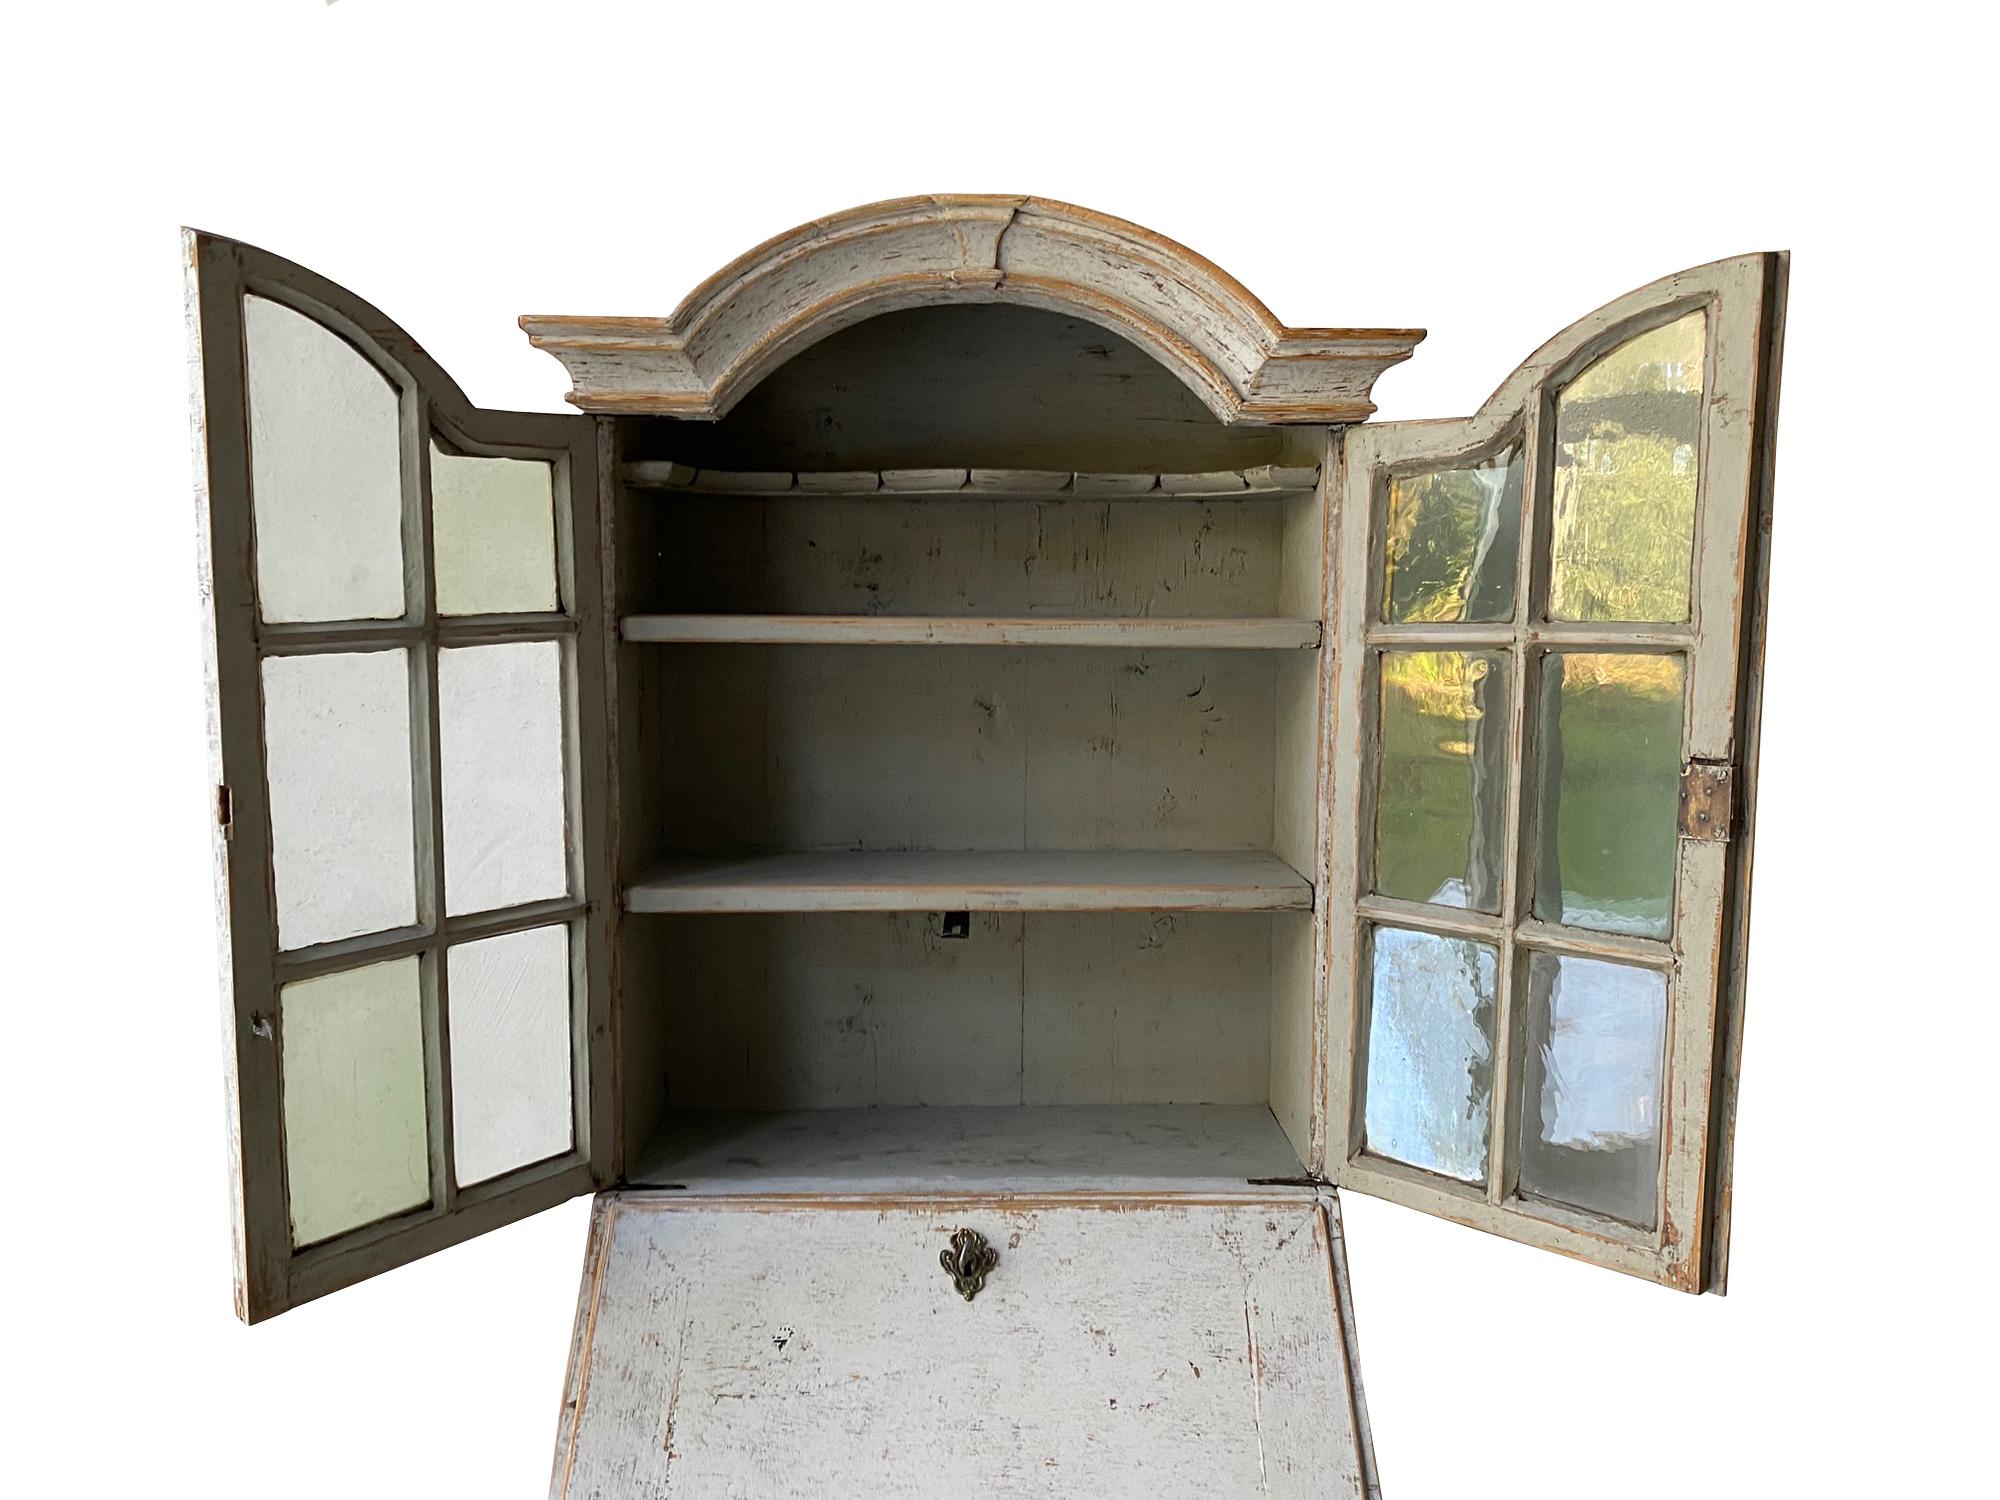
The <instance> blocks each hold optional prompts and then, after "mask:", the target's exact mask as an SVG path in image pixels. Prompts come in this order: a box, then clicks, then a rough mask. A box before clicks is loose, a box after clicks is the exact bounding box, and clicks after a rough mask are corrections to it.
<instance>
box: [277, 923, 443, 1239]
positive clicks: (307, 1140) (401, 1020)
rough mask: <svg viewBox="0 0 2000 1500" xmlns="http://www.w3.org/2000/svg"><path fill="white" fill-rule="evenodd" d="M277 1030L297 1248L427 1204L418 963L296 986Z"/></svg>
mask: <svg viewBox="0 0 2000 1500" xmlns="http://www.w3.org/2000/svg"><path fill="white" fill-rule="evenodd" d="M278 1025H279V1029H280V1031H281V1032H282V1034H283V1037H284V1042H283V1064H284V1100H285V1188H286V1192H287V1194H288V1195H289V1198H290V1203H291V1215H292V1243H293V1244H294V1245H310V1244H314V1243H316V1242H317V1241H319V1240H323V1239H326V1238H327V1237H328V1236H329V1235H335V1234H340V1233H342V1232H343V1231H345V1230H349V1229H358V1228H360V1227H361V1226H362V1225H363V1224H372V1223H374V1222H375V1221H376V1220H377V1219H386V1218H387V1217H389V1215H391V1214H398V1213H402V1212H404V1211H405V1210H408V1209H412V1208H418V1207H421V1206H422V1205H424V1204H426V1203H428V1202H429V1201H430V1196H431V1165H430V1146H429V1138H428V1135H427V1133H426V1130H425V1126H424V1022H423V991H422V988H421V981H420V979H419V973H418V960H416V959H414V958H398V959H392V960H390V961H389V962H388V963H380V964H370V965H369V966H368V967H367V968H365V969H348V970H346V971H345V972H343V973H339V974H327V975H323V976H321V977H320V978H318V979H304V980H301V981H299V982H298V983H297V984H288V985H286V986H285V987H284V988H283V989H282V990H280V991H279V992H278Z"/></svg>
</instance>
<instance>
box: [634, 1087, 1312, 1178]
mask: <svg viewBox="0 0 2000 1500" xmlns="http://www.w3.org/2000/svg"><path fill="white" fill-rule="evenodd" d="M1303 1171H1304V1169H1303V1168H1302V1167H1301V1166H1300V1165H1299V1158H1298V1153H1297V1152H1295V1151H1294V1150H1293V1149H1292V1145H1291V1142H1290V1141H1288V1140H1287V1139H1286V1138H1285V1133H1284V1131H1282V1130H1280V1129H1279V1128H1278V1122H1277V1121H1276V1120H1274V1119H1273V1118H1272V1117H1271V1111H1270V1110H1269V1109H1268V1108H1267V1107H1265V1106H1264V1105H1262V1104H1108V1105H1104V1104H1070V1105H1063V1104H1048V1105H970V1106H933V1107H928V1108H923V1107H904V1108H894V1109H798V1110H774V1111H770V1112H767V1113H737V1112H723V1113H706V1112H704V1113H694V1112H690V1113H685V1114H674V1113H669V1114H667V1115H666V1116H664V1117H663V1118H662V1119H661V1121H660V1125H659V1128H658V1129H657V1130H656V1131H655V1133H654V1135H653V1137H652V1139H651V1140H649V1141H648V1142H647V1143H646V1145H645V1148H644V1149H643V1150H641V1151H640V1152H639V1153H638V1154H637V1156H636V1158H635V1164H634V1165H633V1167H632V1168H631V1170H630V1171H629V1172H628V1174H627V1179H626V1180H627V1181H628V1182H629V1183H630V1184H631V1185H632V1186H634V1187H669V1186H671V1187H677V1188H681V1189H684V1190H685V1191H687V1192H689V1193H695V1194H720V1195H727V1194H731V1193H758V1194H763V1193H814V1194H836V1195H837V1194H843V1193H853V1194H876V1193H909V1192H935V1191H941V1190H943V1191H949V1190H959V1191H982V1190H993V1191H1002V1192H1024V1191H1040V1192H1058V1191H1085V1190H1092V1189H1096V1190H1103V1189H1123V1190H1144V1189H1145V1188H1147V1187H1153V1186H1158V1187H1168V1188H1171V1189H1172V1190H1173V1191H1175V1192H1189V1193H1192V1192H1227V1191H1232V1190H1233V1191H1236V1192H1243V1191H1247V1190H1248V1187H1249V1184H1250V1183H1251V1182H1252V1181H1253V1180H1260V1179H1261V1180H1265V1181H1269V1180H1273V1179H1276V1180H1292V1179H1296V1178H1298V1177H1299V1175H1300V1174H1301V1173H1302V1172H1303ZM1264 1191H1266V1192H1268V1191H1269V1189H1268V1188H1266V1189H1264Z"/></svg>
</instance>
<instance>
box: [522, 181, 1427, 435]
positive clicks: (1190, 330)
mask: <svg viewBox="0 0 2000 1500" xmlns="http://www.w3.org/2000/svg"><path fill="white" fill-rule="evenodd" d="M965 302H1000V303H1008V302H1011V303H1016V304H1019V305H1023V306H1028V307H1038V308H1043V309H1045V310H1048V311H1053V312H1061V313H1069V314H1071V315H1073V316H1076V317H1079V318H1083V319H1086V320H1088V321H1090V322H1092V323H1096V324H1098V325H1100V326H1101V327H1103V328H1106V329H1108V330H1110V331H1111V332H1113V333H1116V334H1118V335H1120V336H1121V337H1123V338H1125V339H1128V340H1130V341H1131V342H1132V343H1134V344H1136V345H1137V346H1138V347H1140V348H1141V349H1144V350H1145V351H1146V352H1147V353H1148V354H1150V355H1151V356H1152V357H1153V358H1154V359H1156V360H1158V361H1159V362H1160V363H1161V364H1162V365H1164V366H1165V367H1166V368H1167V369H1169V370H1171V371H1172V372H1173V373H1174V374H1175V375H1176V376H1177V377H1179V379H1180V380H1181V381H1183V382H1184V383H1185V384H1186V385H1187V386H1188V388H1189V389H1190V390H1192V391H1193V392H1194V393H1195V394H1196V395H1197V396H1199V397H1200V398H1201V399H1202V401H1203V402H1205V403H1206V404H1207V406H1208V408H1209V409H1210V410H1211V411H1213V412H1214V413H1215V415H1216V417H1217V418H1218V419H1219V420H1221V421H1223V422H1231V423H1274V422H1312V423H1339V422H1358V421H1361V420H1363V419H1365V418H1366V417H1367V416H1368V415H1369V414H1370V413H1372V412H1373V411H1374V410H1375V406H1374V403H1373V402H1372V401H1370V400H1369V392H1370V390H1371V389H1372V388H1373V386H1374V384H1375V380H1376V377H1377V376H1379V375H1380V374H1381V373H1382V371H1384V370H1385V369H1387V368H1388V367H1389V366H1390V365H1392V364H1395V363H1397V362H1398V361H1400V360H1404V359H1407V358H1409V356H1410V353H1411V351H1412V350H1413V349H1414V348H1415V347H1416V345H1417V342H1418V341H1419V340H1420V339H1422V338H1423V336H1424V335H1423V330H1421V329H1415V328H1287V327H1286V326H1285V325H1284V324H1282V323H1280V322H1279V321H1278V320H1277V318H1275V317H1274V316H1272V313H1271V310H1270V309H1269V308H1267V307H1266V306H1265V305H1264V304H1263V303H1262V302H1260V301H1259V300H1258V299H1257V298H1256V297H1254V296H1252V295H1251V293H1250V292H1249V291H1248V290H1246V289H1245V288H1244V286H1243V285H1242V284H1241V283H1240V282H1238V281H1237V280H1236V279H1235V278H1234V277H1233V276H1230V275H1229V274H1228V273H1227V272H1225V271H1223V270H1222V269H1221V268H1220V267H1218V266H1216V265H1215V264H1213V263H1212V262H1211V261H1209V260H1207V259H1206V258H1204V257H1202V256H1200V255H1197V254H1195V253H1194V252H1193V251H1191V250H1189V249H1187V248H1186V247H1184V246H1182V245H1178V244H1176V243H1175V242H1174V241H1172V240H1170V239H1168V238H1166V237H1165V236H1164V235H1159V234H1155V233H1153V232H1152V231H1151V230H1148V229H1142V228H1140V227H1139V226H1138V225H1136V224H1131V223H1127V222H1126V221H1125V220H1123V219H1115V218H1112V217H1111V216H1110V215H1108V214H1099V213H1093V212H1091V211H1090V210H1088V209H1083V208H1076V207H1073V206H1072V205H1070V204H1067V203H1056V202H1053V201H1051V200H1049V199H1046V198H1023V197H1013V196H998V195H940V196H927V197H920V198H898V199H894V200H892V201H889V202H886V203H875V204H870V205H868V206H867V207H865V208H856V209H849V210H848V211H846V212H844V213H839V214H834V215H831V216H829V217H827V218H823V219H815V220H813V221H812V222H811V223H809V224H802V225H800V226H799V227H798V228H797V229H793V230H790V231H789V232H787V233H785V234H781V235H778V236H777V237H776V238H774V239H770V240H766V241H765V242H764V243H763V244H761V245H759V246H758V247H757V248H756V249H754V250H752V251H750V252H749V253H747V254H745V255H742V256H739V257H738V258H737V259H736V260H734V261H732V262H730V264H728V265H727V266H724V267H723V268H722V269H721V270H720V271H718V272H716V273H715V274H714V275H713V276H711V277H709V279H708V280H707V281H705V282H703V283H702V284H701V285H700V286H698V287H696V288H695V290H694V291H693V292H692V293H690V294H689V295H688V297H687V299H686V300H685V301H683V302H682V303H681V305H680V306H679V307H677V308H675V309H674V311H673V312H672V313H671V314H670V315H668V316H667V317H664V318H618V317H538V316H529V317H524V318H522V319H521V326H522V328H524V329H525V330H527V333H528V337H529V338H530V339H531V340H532V341H533V343H534V344H535V346H536V347H537V348H540V349H546V350H548V351H549V352H550V353H552V354H554V355H555V356H556V357H557V358H558V359H560V360H561V361H562V362H563V364H564V365H565V366H566V367H567V368H568V369H569V372H570V379H571V382H572V384H573V386H574V389H573V390H572V391H571V392H570V395H569V399H570V401H571V402H573V403H574V404H575V405H577V406H579V407H581V408H582V409H583V410H585V411H592V412H606V413H655V414H660V415H667V416H677V417H693V418H709V419H713V418H717V417H720V416H722V415H724V414H725V413H726V412H728V410H729V409H730V407H731V406H733V405H734V404H735V403H736V401H737V400H738V399H739V398H740V397H742V396H743V394H744V393H745V392H747V391H748V390H749V389H750V388H751V387H752V386H754V385H755V384H756V383H757V382H758V381H759V380H760V379H761V378H763V376H765V375H767V374H768V373H770V371H771V370H772V369H774V368H775V367H776V366H778V365H780V364H782V363H783V362H784V361H785V360H787V359H789V358H791V357H792V356H793V355H795V354H797V353H798V352H799V351H800V350H802V349H804V348H806V347H808V346H809V345H811V344H814V343H816V342H818V341H819V340H820V339H823V338H825V337H826V336H827V335H828V334H831V333H835V332H838V331H839V330H840V329H842V328H845V327H848V326H850V325H852V324H854V323H858V322H861V321H862V320H864V319H866V318H872V317H875V316H877V315H878V314H881V313H886V312H894V311H897V310H898V309H901V308H908V307H923V306H935V305H939V304H948V303H965Z"/></svg>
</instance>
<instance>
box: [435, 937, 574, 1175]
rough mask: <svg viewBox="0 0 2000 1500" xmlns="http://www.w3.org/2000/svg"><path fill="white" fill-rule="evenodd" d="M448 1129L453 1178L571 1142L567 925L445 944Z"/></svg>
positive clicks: (521, 1162) (497, 1168)
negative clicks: (447, 946)
mask: <svg viewBox="0 0 2000 1500" xmlns="http://www.w3.org/2000/svg"><path fill="white" fill-rule="evenodd" d="M449 961H450V979H451V987H450V990H449V994H450V996H451V1138H452V1150H453V1153H454V1156H455V1159H456V1161H457V1165H458V1181H459V1185H460V1186H461V1187H463V1186H467V1185H469V1184H471V1183H475V1182H484V1181H485V1180H486V1179H487V1178H489V1177H498V1176H499V1175H500V1174H501V1173H502V1172H508V1171H512V1170H513V1169H514V1168H515V1167H525V1166H527V1165H528V1164H529V1163H530V1162H537V1161H545V1160H547V1159H548V1158H549V1157H551V1156H556V1155H559V1154H561V1153H562V1152H564V1151H567V1150H569V1148H570V1142H571V1141H572V1140H573V1139H574V1135H573V1132H572V1130H571V1121H570V1087H569V1086H570V1051H569V1028H570V1006H569V929H568V928H567V927H537V928H533V929H531V930H530V931H527V932H514V933H509V934H507V935H506V936H505V937H495V938H482V939H481V940H480V941H478V942H476V943H460V944H458V945H457V946H456V947H454V948H452V949H451V950H450V953H449Z"/></svg>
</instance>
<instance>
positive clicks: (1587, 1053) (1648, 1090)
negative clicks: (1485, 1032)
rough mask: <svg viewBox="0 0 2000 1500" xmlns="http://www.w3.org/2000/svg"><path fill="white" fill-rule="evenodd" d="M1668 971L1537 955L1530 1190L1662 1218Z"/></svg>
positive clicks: (1527, 1095) (1528, 1133) (1639, 1220)
mask: <svg viewBox="0 0 2000 1500" xmlns="http://www.w3.org/2000/svg"><path fill="white" fill-rule="evenodd" d="M1666 1035H1667V979H1666V976H1665V975H1664V974H1658V973H1655V972H1653V971H1652V970H1651V969H1635V968H1632V967H1630V966H1628V965H1625V964H1611V963H1605V962H1603V961H1602V960H1600V959H1595V958H1570V957H1566V956H1560V955H1557V954H1553V953H1537V954H1535V955H1533V957H1532V958H1531V959H1530V960H1529V964H1528V1055H1527V1057H1526V1059H1525V1061H1524V1076H1525V1082H1526V1087H1525V1089H1524V1090H1523V1093H1522V1102H1523V1108H1524V1109H1525V1110H1526V1112H1527V1118H1526V1120H1525V1121H1524V1122H1523V1124H1522V1128H1521V1191H1522V1192H1524V1193H1532V1194H1534V1195H1535V1196H1536V1197H1538V1198H1549V1199H1553V1200H1554V1201H1556V1202H1558V1203H1568V1204H1572V1205H1574V1206H1575V1207H1577V1208H1583V1209H1589V1210H1590V1211H1591V1212H1592V1213H1600V1214H1606V1215H1608V1216H1610V1217H1611V1218H1614V1219H1623V1220H1624V1221H1625V1222H1626V1223H1628V1224H1637V1225H1638V1226H1640V1227H1641V1228H1642V1229H1650V1228H1652V1227H1653V1223H1654V1220H1655V1219H1656V1218H1657V1216H1658V1212H1659V1210H1658V1197H1659V1186H1658V1184H1659V1176H1660V1057H1661V1053H1662V1051H1663V1049H1664V1047H1665V1045H1666Z"/></svg>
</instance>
